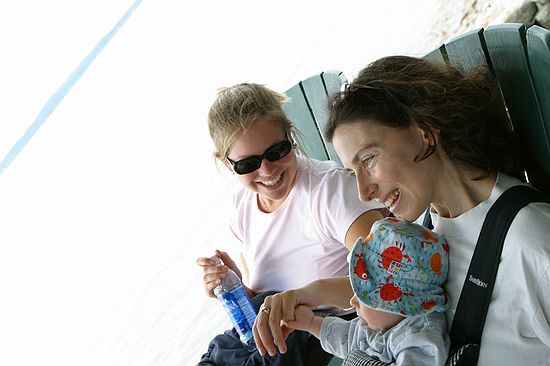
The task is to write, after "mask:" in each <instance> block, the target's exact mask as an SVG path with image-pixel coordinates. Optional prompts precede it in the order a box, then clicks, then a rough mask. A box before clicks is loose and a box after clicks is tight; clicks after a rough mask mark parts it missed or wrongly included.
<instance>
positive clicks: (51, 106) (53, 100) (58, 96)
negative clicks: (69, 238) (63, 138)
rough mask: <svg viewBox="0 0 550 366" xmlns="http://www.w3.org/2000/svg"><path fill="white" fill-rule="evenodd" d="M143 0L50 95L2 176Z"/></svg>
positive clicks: (4, 163)
mask: <svg viewBox="0 0 550 366" xmlns="http://www.w3.org/2000/svg"><path fill="white" fill-rule="evenodd" d="M142 1H143V0H135V1H134V3H133V4H132V5H131V6H130V8H129V9H128V10H127V11H126V13H125V14H124V15H123V16H122V18H120V20H119V21H118V22H117V23H116V25H115V26H114V27H113V29H111V31H110V32H109V33H107V34H106V35H105V36H103V38H101V39H100V40H99V42H98V43H97V44H96V46H95V47H94V49H93V50H92V51H91V52H90V53H89V54H88V55H87V56H86V57H84V59H83V60H82V61H81V62H80V65H78V67H77V68H76V69H75V70H74V71H73V72H72V73H71V74H70V75H69V77H68V78H67V80H65V82H64V83H63V85H61V87H59V89H57V91H56V92H55V94H54V95H52V96H51V97H50V99H49V100H48V102H47V103H46V105H45V106H44V107H43V108H42V110H41V111H40V113H38V116H36V119H35V120H34V122H33V124H32V125H31V126H30V127H29V128H28V129H27V131H25V133H24V134H23V136H22V137H21V138H20V139H19V140H18V141H17V142H16V143H15V144H14V145H13V147H12V148H11V149H10V151H8V153H7V154H6V156H5V157H4V159H2V161H1V162H0V176H1V175H2V173H3V172H4V170H5V169H6V168H7V167H8V166H9V165H10V164H11V163H12V162H13V160H14V159H15V158H16V157H17V155H19V153H20V152H21V150H22V149H23V148H24V147H25V146H26V145H27V144H28V143H29V141H30V139H31V138H32V137H33V136H34V134H35V133H36V131H38V129H39V128H40V126H42V124H43V123H44V122H46V120H47V119H48V117H49V116H50V114H52V112H53V111H54V110H55V108H57V106H58V105H59V103H60V102H61V101H62V100H63V98H65V96H66V95H67V94H68V93H69V91H70V90H71V89H72V87H73V86H74V85H75V84H76V82H77V81H78V80H79V79H80V77H81V76H82V75H83V74H84V72H86V70H87V69H88V67H90V65H91V64H92V62H94V60H95V59H96V57H97V56H98V55H99V54H100V53H101V51H103V49H104V48H105V47H106V46H107V44H108V43H109V42H110V41H111V39H112V38H113V37H114V36H115V34H116V33H117V32H118V31H119V29H120V28H122V26H123V25H124V23H126V21H127V20H128V19H129V18H130V16H131V15H132V14H133V13H134V11H135V10H136V9H137V7H138V6H139V5H140V4H141V2H142Z"/></svg>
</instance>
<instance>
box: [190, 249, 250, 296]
mask: <svg viewBox="0 0 550 366" xmlns="http://www.w3.org/2000/svg"><path fill="white" fill-rule="evenodd" d="M216 255H217V256H218V257H219V258H220V259H221V260H222V262H223V263H224V265H223V266H217V265H216V264H215V262H214V260H213V259H212V258H207V257H201V258H198V259H197V264H198V265H199V266H201V267H202V271H203V273H204V275H203V281H204V289H205V291H206V293H207V295H208V296H210V297H215V295H214V292H213V290H214V288H215V287H216V286H218V285H219V284H220V283H221V280H222V278H224V277H225V276H227V269H228V268H230V269H231V270H233V272H235V273H236V274H237V276H239V278H240V279H241V281H242V276H241V271H240V270H239V267H237V265H236V264H235V261H233V259H231V257H230V256H229V254H227V253H226V252H222V251H221V250H216Z"/></svg>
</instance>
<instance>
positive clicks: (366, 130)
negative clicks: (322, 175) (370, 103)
mask: <svg viewBox="0 0 550 366" xmlns="http://www.w3.org/2000/svg"><path fill="white" fill-rule="evenodd" d="M428 142H429V137H428V136H427V134H426V133H425V132H424V131H423V130H421V129H420V128H418V127H416V126H415V125H413V126H411V127H408V128H403V129H397V128H391V127H386V126H382V125H377V124H375V123H369V122H365V121H358V122H353V123H344V124H341V125H340V126H338V127H337V128H336V130H335V132H334V136H333V144H334V147H335V149H336V152H337V153H338V155H339V156H340V159H341V160H342V163H343V164H344V166H345V167H346V168H348V169H350V170H353V172H354V173H355V176H356V180H357V186H358V190H359V198H360V199H361V200H362V201H369V200H372V199H376V200H378V201H380V202H382V203H384V204H385V205H386V206H388V208H389V209H390V211H392V212H393V213H394V214H395V215H397V216H399V217H401V218H402V219H404V220H407V221H413V220H416V219H417V218H418V217H419V216H420V215H421V214H422V213H423V212H424V211H425V210H426V208H427V207H428V205H429V204H430V202H431V201H432V198H433V197H432V193H433V192H434V187H435V178H436V177H437V171H436V167H435V164H434V158H433V156H431V157H429V158H427V159H425V160H422V161H415V159H416V158H417V157H418V156H423V154H424V152H425V151H426V147H427V144H428Z"/></svg>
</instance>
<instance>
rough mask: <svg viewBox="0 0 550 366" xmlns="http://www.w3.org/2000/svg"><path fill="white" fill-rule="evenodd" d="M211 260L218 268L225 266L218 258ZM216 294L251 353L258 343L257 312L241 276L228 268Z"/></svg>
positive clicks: (215, 289) (217, 287)
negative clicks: (255, 331) (256, 338)
mask: <svg viewBox="0 0 550 366" xmlns="http://www.w3.org/2000/svg"><path fill="white" fill-rule="evenodd" d="M211 258H212V259H213V260H214V261H216V263H215V264H216V265H217V266H221V265H222V264H223V263H222V261H221V259H220V258H219V257H218V256H213V257H211ZM214 294H215V295H216V297H217V298H218V299H219V300H220V301H221V302H222V305H223V307H224V308H225V311H227V314H228V315H229V318H230V319H231V322H232V323H233V326H234V327H235V329H236V330H237V333H239V337H240V339H241V342H243V344H244V345H245V347H246V348H247V349H248V350H249V351H253V350H255V349H256V343H254V335H253V333H252V326H253V325H254V320H255V319H256V310H255V309H254V306H253V305H252V303H251V302H250V299H249V298H248V295H247V294H246V291H245V289H244V287H243V285H242V283H241V280H240V279H239V276H237V274H236V273H235V272H233V271H232V270H231V269H230V268H228V271H227V276H225V277H224V278H222V279H221V283H220V284H219V285H218V286H216V287H215V288H214Z"/></svg>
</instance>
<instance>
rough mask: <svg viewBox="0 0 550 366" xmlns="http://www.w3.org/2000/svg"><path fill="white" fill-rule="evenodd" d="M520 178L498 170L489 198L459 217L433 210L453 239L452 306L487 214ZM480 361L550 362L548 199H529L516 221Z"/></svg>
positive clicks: (438, 227)
mask: <svg viewBox="0 0 550 366" xmlns="http://www.w3.org/2000/svg"><path fill="white" fill-rule="evenodd" d="M518 184H521V182H520V181H519V180H517V179H515V178H512V177H509V176H507V175H504V174H499V175H498V177H497V181H496V184H495V186H494V188H493V190H492V192H491V195H490V197H489V199H488V200H486V201H484V202H481V203H480V204H478V205H477V206H476V207H474V208H472V209H470V210H468V211H466V212H464V213H463V214H461V215H460V216H458V217H456V218H444V217H440V216H438V215H437V214H436V213H434V212H432V213H431V217H432V222H433V225H434V231H436V232H438V233H440V234H442V235H444V236H445V237H446V238H447V241H448V243H449V250H450V252H449V260H450V273H449V276H448V279H447V283H446V284H445V289H446V290H447V292H448V294H449V296H450V298H451V309H450V310H449V311H447V313H446V314H447V321H448V325H449V329H450V325H451V324H452V320H453V316H454V312H455V309H456V305H457V303H458V299H459V297H460V292H461V291H462V285H463V284H464V279H465V277H466V273H467V270H468V267H469V265H470V261H471V259H472V255H473V251H474V249H475V245H476V242H477V238H478V236H479V232H480V231H481V226H482V224H483V220H484V219H485V215H486V214H487V212H488V210H489V208H490V207H491V206H492V205H493V203H494V202H495V201H496V199H497V198H498V197H499V196H500V195H501V194H502V193H503V192H504V191H505V190H506V189H508V188H510V187H512V186H515V185H518ZM478 365H481V366H493V365H494V366H497V365H498V366H505V365H514V366H516V365H550V205H549V204H545V203H531V204H529V205H527V206H526V207H524V208H523V209H522V210H520V211H519V213H518V215H517V216H516V218H515V219H514V221H513V222H512V225H511V226H510V229H509V231H508V234H507V236H506V239H505V241H504V248H503V250H502V257H501V262H500V265H499V269H498V274H497V279H496V283H495V287H494V290H493V295H492V300H491V305H490V307H489V311H488V314H487V320H486V322H485V328H484V331H483V337H482V340H481V352H480V357H479V362H478Z"/></svg>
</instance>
